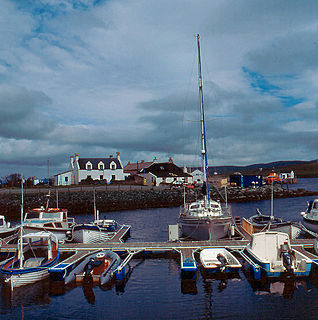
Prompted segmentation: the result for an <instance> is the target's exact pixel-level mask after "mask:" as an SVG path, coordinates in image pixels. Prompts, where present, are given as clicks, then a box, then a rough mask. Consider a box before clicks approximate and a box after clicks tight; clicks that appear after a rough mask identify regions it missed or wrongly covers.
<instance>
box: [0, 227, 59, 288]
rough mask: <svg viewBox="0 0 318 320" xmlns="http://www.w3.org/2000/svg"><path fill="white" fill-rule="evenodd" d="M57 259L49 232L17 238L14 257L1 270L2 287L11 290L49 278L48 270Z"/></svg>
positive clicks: (55, 243)
mask: <svg viewBox="0 0 318 320" xmlns="http://www.w3.org/2000/svg"><path fill="white" fill-rule="evenodd" d="M58 259H59V247H58V241H57V239H56V237H55V236H54V235H53V234H52V233H49V232H43V231H42V232H36V233H29V234H26V235H23V236H22V237H20V238H19V241H18V249H17V252H16V254H15V256H14V257H12V258H11V259H9V260H8V261H7V262H6V263H5V264H4V265H3V266H2V267H1V268H0V273H1V275H2V277H3V285H4V286H6V287H9V288H11V290H13V289H14V288H16V287H21V286H24V285H27V284H31V283H34V282H36V281H39V280H42V279H45V278H48V277H49V273H48V270H49V268H50V267H52V266H53V265H55V264H56V263H57V262H58Z"/></svg>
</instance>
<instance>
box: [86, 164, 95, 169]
mask: <svg viewBox="0 0 318 320" xmlns="http://www.w3.org/2000/svg"><path fill="white" fill-rule="evenodd" d="M92 169H93V166H92V164H91V163H90V162H87V163H86V170H92Z"/></svg>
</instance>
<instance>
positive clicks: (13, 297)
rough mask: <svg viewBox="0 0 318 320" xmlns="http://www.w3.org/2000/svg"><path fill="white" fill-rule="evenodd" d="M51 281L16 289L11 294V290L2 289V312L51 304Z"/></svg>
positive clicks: (0, 305)
mask: <svg viewBox="0 0 318 320" xmlns="http://www.w3.org/2000/svg"><path fill="white" fill-rule="evenodd" d="M49 286H50V282H49V280H43V281H39V282H37V283H34V284H31V285H27V286H25V287H20V288H15V289H14V291H13V292H11V290H10V288H8V287H4V286H3V287H2V289H1V298H2V299H1V300H0V301H1V304H0V308H1V312H5V311H7V310H10V309H12V308H14V307H17V306H21V305H24V306H28V305H42V306H43V305H45V304H49V303H50V302H51V298H50V297H49Z"/></svg>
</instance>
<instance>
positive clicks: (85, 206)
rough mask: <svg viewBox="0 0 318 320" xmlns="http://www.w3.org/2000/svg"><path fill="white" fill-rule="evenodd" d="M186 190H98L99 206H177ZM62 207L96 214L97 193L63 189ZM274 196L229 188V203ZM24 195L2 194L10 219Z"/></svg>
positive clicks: (31, 196) (264, 190)
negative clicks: (94, 194)
mask: <svg viewBox="0 0 318 320" xmlns="http://www.w3.org/2000/svg"><path fill="white" fill-rule="evenodd" d="M183 192H184V191H183V189H182V188H178V189H156V188H154V189H145V190H142V189H140V190H97V191H96V207H97V209H98V210H99V211H100V212H109V211H118V210H134V209H146V208H160V207H176V206H180V205H182V203H183ZM46 194H47V192H42V193H40V192H33V193H32V192H28V193H26V194H25V195H24V210H28V209H31V208H37V207H40V206H45V204H46V201H47V196H46ZM316 195H318V192H311V191H306V190H304V189H298V190H286V189H283V188H281V187H280V186H275V188H274V197H275V198H290V197H302V196H316ZM200 197H201V192H200V189H189V190H186V198H187V200H188V201H193V200H196V199H198V198H200ZM58 198H59V199H58V201H59V207H60V208H67V209H68V210H69V214H70V216H72V215H78V214H92V215H93V208H94V203H93V192H92V189H89V190H86V191H78V190H74V191H72V189H69V190H68V191H65V192H59V195H58ZM211 198H212V199H214V200H219V201H221V202H225V199H226V197H225V189H224V188H221V189H220V190H217V189H216V188H212V190H211ZM270 198H271V187H270V186H263V187H261V188H255V189H252V188H247V189H242V188H238V187H227V200H228V202H247V201H258V200H266V199H270ZM20 204H21V195H20V193H19V192H15V193H12V192H11V193H6V192H1V193H0V214H3V215H5V216H6V217H7V218H8V219H12V220H17V219H19V216H20ZM50 206H51V207H56V196H55V195H54V193H52V195H51V197H50Z"/></svg>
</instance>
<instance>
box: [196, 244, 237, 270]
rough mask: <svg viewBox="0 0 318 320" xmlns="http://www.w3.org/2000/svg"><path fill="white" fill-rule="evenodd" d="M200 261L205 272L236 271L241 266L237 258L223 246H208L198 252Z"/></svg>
mask: <svg viewBox="0 0 318 320" xmlns="http://www.w3.org/2000/svg"><path fill="white" fill-rule="evenodd" d="M200 262H201V265H202V267H203V268H204V270H205V271H207V272H211V273H213V272H238V271H239V270H240V268H241V267H242V265H241V263H240V262H239V261H238V259H237V258H236V257H235V256H234V255H233V254H232V253H231V252H230V251H228V250H227V249H225V248H209V249H203V250H202V251H201V252H200Z"/></svg>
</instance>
